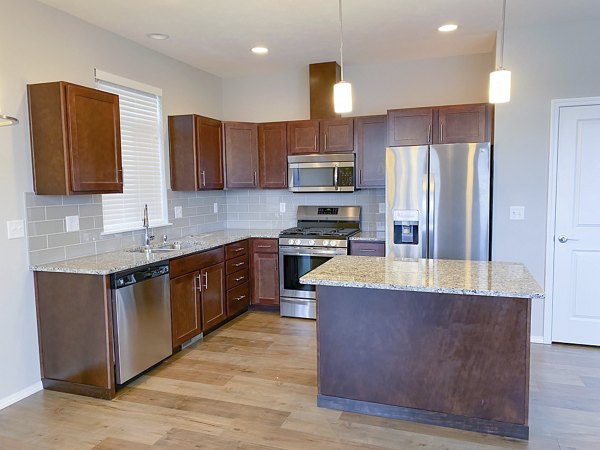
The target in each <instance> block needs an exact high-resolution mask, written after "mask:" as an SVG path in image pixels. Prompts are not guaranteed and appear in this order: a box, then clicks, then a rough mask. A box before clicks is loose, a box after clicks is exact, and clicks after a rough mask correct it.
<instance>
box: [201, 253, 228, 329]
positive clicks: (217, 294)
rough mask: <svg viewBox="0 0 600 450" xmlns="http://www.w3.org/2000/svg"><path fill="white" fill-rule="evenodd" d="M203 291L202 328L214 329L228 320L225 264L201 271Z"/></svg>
mask: <svg viewBox="0 0 600 450" xmlns="http://www.w3.org/2000/svg"><path fill="white" fill-rule="evenodd" d="M200 283H201V291H202V301H201V305H202V326H203V329H205V330H206V329H209V328H213V327H215V326H216V325H218V324H220V323H221V322H223V321H224V320H225V319H226V318H227V306H226V301H225V264H223V263H219V264H215V265H214V266H210V267H207V268H206V269H202V270H201V271H200Z"/></svg>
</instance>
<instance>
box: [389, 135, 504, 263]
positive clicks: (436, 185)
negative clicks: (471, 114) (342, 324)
mask: <svg viewBox="0 0 600 450" xmlns="http://www.w3.org/2000/svg"><path fill="white" fill-rule="evenodd" d="M385 158H386V161H385V163H386V185H385V191H386V192H385V195H386V204H387V209H386V211H387V212H386V243H387V244H386V255H388V256H389V255H393V256H396V257H398V258H435V259H460V260H465V259H472V260H489V259H490V204H491V164H492V155H491V146H490V144H489V143H483V144H443V145H425V146H415V147H389V148H387V149H386V156H385Z"/></svg>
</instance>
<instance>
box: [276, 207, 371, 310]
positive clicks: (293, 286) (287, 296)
mask: <svg viewBox="0 0 600 450" xmlns="http://www.w3.org/2000/svg"><path fill="white" fill-rule="evenodd" d="M297 217H298V226H297V227H296V228H289V229H287V230H283V231H282V232H281V233H279V296H280V297H279V302H280V311H281V315H282V316H287V317H301V318H306V319H316V317H317V301H316V292H315V286H311V285H306V284H300V281H299V280H300V277H302V276H303V275H305V274H307V273H308V272H310V271H311V270H313V269H315V268H316V267H318V266H320V265H321V264H323V263H325V262H326V261H328V260H329V259H331V258H333V257H334V256H336V255H347V254H348V238H349V237H350V236H352V235H353V234H356V233H358V232H359V231H360V229H359V227H360V206H298V213H297Z"/></svg>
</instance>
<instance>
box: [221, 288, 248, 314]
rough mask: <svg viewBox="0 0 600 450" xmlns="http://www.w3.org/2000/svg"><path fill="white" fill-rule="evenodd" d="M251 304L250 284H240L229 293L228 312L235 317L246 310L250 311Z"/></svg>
mask: <svg viewBox="0 0 600 450" xmlns="http://www.w3.org/2000/svg"><path fill="white" fill-rule="evenodd" d="M249 303H250V288H249V283H248V282H246V283H244V284H240V285H239V286H237V287H234V288H233V289H229V290H228V291H227V311H228V313H229V315H230V316H233V315H235V314H237V313H239V312H240V311H242V310H244V309H248V304H249Z"/></svg>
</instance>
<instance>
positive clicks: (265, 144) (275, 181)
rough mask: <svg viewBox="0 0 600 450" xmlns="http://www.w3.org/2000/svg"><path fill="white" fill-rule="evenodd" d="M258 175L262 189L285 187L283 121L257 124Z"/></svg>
mask: <svg viewBox="0 0 600 450" xmlns="http://www.w3.org/2000/svg"><path fill="white" fill-rule="evenodd" d="M258 167H259V170H258V175H259V180H260V183H259V185H260V187H261V188H262V189H281V188H287V187H288V185H287V128H286V123H285V122H273V123H261V124H259V125H258Z"/></svg>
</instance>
